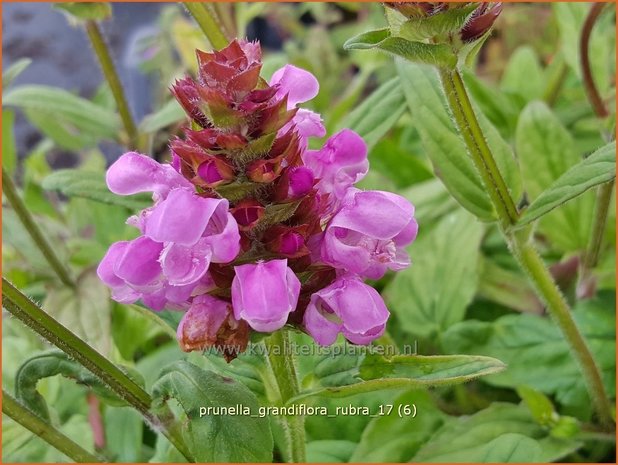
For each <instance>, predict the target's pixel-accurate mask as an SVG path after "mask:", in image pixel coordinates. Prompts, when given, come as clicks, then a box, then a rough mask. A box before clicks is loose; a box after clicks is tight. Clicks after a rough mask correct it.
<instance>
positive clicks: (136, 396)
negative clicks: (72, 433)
mask: <svg viewBox="0 0 618 465" xmlns="http://www.w3.org/2000/svg"><path fill="white" fill-rule="evenodd" d="M2 306H3V307H4V308H6V310H7V311H8V312H9V313H11V314H12V315H13V316H14V317H16V318H17V319H18V320H20V321H21V322H22V323H24V324H25V325H26V326H28V327H29V328H30V329H32V330H33V331H34V332H36V333H37V334H39V335H41V336H42V337H43V338H45V339H46V340H47V341H49V342H50V343H52V344H53V345H55V346H56V347H58V348H59V349H60V350H62V351H63V352H65V353H66V354H67V355H69V356H70V357H72V358H73V359H74V360H75V361H76V362H78V363H79V364H81V365H83V366H84V367H85V368H87V369H88V370H90V371H91V372H92V373H93V374H94V375H96V376H97V377H99V378H100V379H101V380H102V381H103V382H104V383H105V384H106V385H107V386H109V388H110V389H111V390H112V391H114V392H115V393H116V394H117V395H118V396H119V397H121V398H122V399H124V400H125V401H126V402H127V403H128V404H130V405H132V406H133V407H134V408H136V409H137V410H138V411H139V412H140V413H141V414H142V415H143V416H144V418H145V419H146V420H147V421H148V423H149V424H150V425H152V426H153V427H154V428H155V429H156V430H160V431H161V432H162V433H163V434H164V435H165V436H166V437H167V438H168V439H169V441H170V442H171V443H172V444H173V445H174V446H175V447H176V448H177V449H178V450H179V451H180V453H182V454H183V455H184V456H185V457H186V458H187V459H188V460H191V455H190V453H189V452H188V451H187V448H186V446H185V444H184V441H183V440H182V437H181V436H180V434H179V433H180V432H179V431H177V430H176V429H175V428H174V427H173V425H171V424H170V423H169V420H163V421H162V420H161V419H160V418H158V417H156V416H155V415H153V414H152V413H151V412H150V405H151V403H152V398H151V397H150V395H149V394H148V393H147V392H146V391H144V390H143V389H142V388H141V387H140V386H139V385H137V384H136V383H135V381H133V380H132V379H131V378H129V377H128V376H127V375H126V374H125V373H124V372H122V371H121V370H120V369H119V368H118V367H117V366H116V365H114V364H113V363H112V362H110V361H109V360H108V359H107V358H105V357H104V356H103V355H101V354H100V353H99V352H97V351H96V350H94V349H93V348H92V347H90V346H89V345H88V344H87V343H86V342H85V341H83V340H82V339H80V338H79V337H78V336H76V335H75V334H74V333H73V332H71V331H70V330H68V329H67V328H65V327H64V326H63V325H61V324H60V323H58V322H57V321H56V320H54V319H53V318H52V317H51V316H49V315H48V314H47V313H46V312H45V311H43V310H42V309H41V308H40V307H39V306H38V305H36V304H35V303H34V302H33V301H32V300H30V299H29V298H28V297H27V296H26V295H24V294H23V293H22V292H21V291H19V289H17V288H16V287H14V286H13V285H12V284H11V283H9V282H8V281H7V280H6V279H5V278H2ZM169 417H170V418H173V417H172V416H171V415H170V416H169Z"/></svg>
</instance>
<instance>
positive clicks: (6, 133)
mask: <svg viewBox="0 0 618 465" xmlns="http://www.w3.org/2000/svg"><path fill="white" fill-rule="evenodd" d="M14 124H15V112H13V111H11V110H4V111H3V112H2V167H3V168H4V169H5V170H6V171H7V172H8V173H9V174H13V173H14V172H15V167H16V166H17V149H16V148H15V134H14V133H13V126H14Z"/></svg>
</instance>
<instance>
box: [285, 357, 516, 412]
mask: <svg viewBox="0 0 618 465" xmlns="http://www.w3.org/2000/svg"><path fill="white" fill-rule="evenodd" d="M504 367H505V366H504V364H503V363H502V362H501V361H500V360H497V359H495V358H489V357H471V356H468V355H434V356H423V355H395V356H393V357H391V358H388V359H387V358H384V357H383V356H380V355H375V354H368V355H366V356H358V355H350V354H346V355H339V356H336V357H334V356H327V357H325V358H324V359H322V361H321V362H318V364H317V365H316V367H315V370H314V376H313V378H312V379H311V381H310V382H309V383H310V389H308V390H306V391H303V392H301V393H300V394H299V395H298V396H296V397H294V398H293V399H290V400H289V402H288V403H289V404H296V403H299V402H300V401H301V400H303V399H306V398H307V397H312V396H320V397H348V396H352V395H356V394H360V393H365V392H371V391H378V390H382V389H396V388H426V387H429V386H442V385H449V384H456V383H464V382H467V381H470V380H473V379H475V378H478V377H479V376H485V375H490V374H493V373H498V372H500V371H502V370H503V369H504Z"/></svg>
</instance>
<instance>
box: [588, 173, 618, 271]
mask: <svg viewBox="0 0 618 465" xmlns="http://www.w3.org/2000/svg"><path fill="white" fill-rule="evenodd" d="M613 192H614V181H611V182H608V183H607V184H603V185H602V186H600V187H599V188H598V190H597V201H596V203H595V207H594V219H593V221H592V231H591V233H590V242H589V243H588V249H587V250H586V255H585V257H584V263H583V267H584V270H591V269H592V268H594V267H595V266H597V264H598V262H599V252H600V250H601V244H602V243H603V236H604V235H605V225H606V224H607V213H608V212H609V206H610V204H611V200H612V194H613Z"/></svg>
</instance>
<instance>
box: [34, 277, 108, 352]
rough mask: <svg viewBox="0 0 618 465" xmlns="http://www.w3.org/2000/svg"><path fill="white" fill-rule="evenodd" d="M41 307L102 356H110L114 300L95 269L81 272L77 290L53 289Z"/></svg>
mask: <svg viewBox="0 0 618 465" xmlns="http://www.w3.org/2000/svg"><path fill="white" fill-rule="evenodd" d="M42 307H43V308H44V309H45V310H46V311H47V313H49V314H50V315H51V316H52V317H54V318H55V319H56V320H58V321H59V322H60V323H61V324H62V325H64V326H66V327H67V328H71V331H73V332H74V333H75V334H76V335H78V336H79V337H81V338H82V339H84V340H85V341H86V342H88V344H90V345H91V346H92V347H93V348H94V349H96V350H97V351H99V352H100V353H101V354H103V355H107V354H108V353H109V351H110V349H111V328H110V326H111V301H110V300H109V290H108V289H107V287H106V286H105V284H103V283H102V282H101V280H100V279H99V277H98V276H97V274H96V273H95V272H94V270H86V271H85V272H84V273H82V274H81V275H80V276H79V277H78V279H77V283H76V286H75V289H69V288H65V287H59V288H55V289H52V290H50V291H49V293H48V294H47V296H46V298H45V300H44V301H43V305H42Z"/></svg>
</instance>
